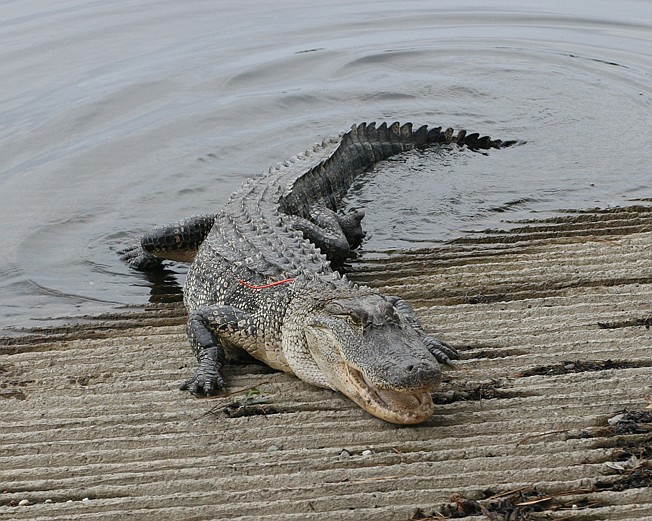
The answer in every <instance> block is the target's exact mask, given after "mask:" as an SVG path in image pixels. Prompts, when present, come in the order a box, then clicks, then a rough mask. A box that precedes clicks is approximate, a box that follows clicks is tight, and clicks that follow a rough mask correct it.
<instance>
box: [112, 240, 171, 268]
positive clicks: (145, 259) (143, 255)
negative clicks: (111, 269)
mask: <svg viewBox="0 0 652 521" xmlns="http://www.w3.org/2000/svg"><path fill="white" fill-rule="evenodd" d="M118 255H119V256H120V259H122V260H123V261H124V262H126V263H127V264H128V265H129V266H130V267H131V268H133V269H135V270H136V271H151V270H155V269H157V268H160V267H161V259H159V258H158V257H154V255H151V254H149V253H147V252H146V251H145V250H143V248H142V246H140V245H137V246H131V247H129V248H125V249H124V250H120V251H119V252H118Z"/></svg>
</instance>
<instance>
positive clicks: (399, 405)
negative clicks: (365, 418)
mask: <svg viewBox="0 0 652 521" xmlns="http://www.w3.org/2000/svg"><path fill="white" fill-rule="evenodd" d="M347 370H348V374H349V383H350V385H351V387H353V389H354V392H353V393H352V394H349V395H348V396H349V398H351V399H352V400H353V401H355V402H356V403H357V404H358V405H360V407H362V408H363V409H364V410H365V411H367V412H368V413H369V414H372V415H374V416H376V417H377V418H380V419H381V420H385V421H386V422H390V423H397V424H401V425H413V424H416V423H422V422H424V421H426V420H427V419H428V418H430V417H431V416H432V414H433V412H435V404H434V403H433V401H432V396H431V395H430V389H425V390H418V389H417V390H413V391H393V390H390V389H378V388H377V387H375V386H374V385H373V384H371V383H369V381H368V380H367V379H366V378H365V377H364V375H363V374H362V373H361V372H360V371H358V370H357V369H354V368H352V367H347Z"/></svg>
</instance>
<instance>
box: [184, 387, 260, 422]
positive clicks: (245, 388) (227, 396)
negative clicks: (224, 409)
mask: <svg viewBox="0 0 652 521" xmlns="http://www.w3.org/2000/svg"><path fill="white" fill-rule="evenodd" d="M270 383H272V382H269V381H267V382H260V383H257V384H256V385H251V386H249V387H244V388H242V389H237V390H235V391H231V392H230V393H227V394H221V395H219V396H215V397H213V399H223V398H230V397H232V396H235V395H238V394H242V393H244V392H248V391H252V390H254V389H256V388H257V387H258V386H260V385H266V384H270ZM221 406H222V404H221V403H220V404H219V405H216V406H215V407H211V408H210V409H209V410H208V411H206V412H205V413H204V414H202V415H201V416H198V417H196V418H193V420H195V421H197V420H201V419H202V418H205V417H206V416H208V415H209V414H213V413H214V412H215V411H217V409H219V408H220V407H221Z"/></svg>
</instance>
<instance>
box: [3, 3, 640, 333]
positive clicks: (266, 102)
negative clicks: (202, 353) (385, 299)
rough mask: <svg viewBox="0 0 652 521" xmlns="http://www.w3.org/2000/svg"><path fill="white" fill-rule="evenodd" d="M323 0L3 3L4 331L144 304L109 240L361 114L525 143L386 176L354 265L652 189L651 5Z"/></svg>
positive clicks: (211, 201)
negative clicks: (374, 254)
mask: <svg viewBox="0 0 652 521" xmlns="http://www.w3.org/2000/svg"><path fill="white" fill-rule="evenodd" d="M324 4H326V5H321V6H318V5H315V3H313V2H299V1H286V0H279V1H277V2H273V3H272V2H263V1H262V0H258V1H243V2H230V3H226V2H209V1H193V0H189V1H184V2H171V1H165V0H158V1H154V0H150V1H142V2H126V1H102V2H99V1H91V0H87V1H82V0H77V1H73V0H61V1H58V2H45V1H30V0H20V1H9V2H3V16H2V20H0V34H1V35H2V41H3V45H2V47H1V48H0V63H1V64H2V75H0V217H1V219H2V222H3V224H4V226H3V234H2V235H3V238H2V245H3V247H2V248H1V249H0V302H1V303H2V307H1V309H0V327H7V326H23V325H34V324H35V323H50V322H51V318H52V317H55V318H56V317H62V316H70V315H79V314H84V313H95V312H98V311H105V310H110V309H112V308H113V307H115V306H116V305H120V304H137V303H145V302H147V301H148V300H149V299H156V298H157V293H159V292H161V291H163V292H165V291H166V289H165V288H166V284H162V285H161V284H160V282H161V281H152V280H148V279H147V278H146V277H144V276H142V275H140V274H135V273H133V272H130V271H129V270H128V269H127V268H126V267H125V266H123V265H122V264H121V263H120V261H119V260H118V258H117V256H116V253H115V251H116V250H117V249H119V248H120V247H122V246H125V245H128V244H130V243H131V242H132V241H133V239H134V238H136V237H137V236H138V235H139V234H140V233H142V232H143V231H145V230H147V229H148V228H150V227H151V226H153V225H156V224H165V223H169V222H172V221H175V220H177V219H179V218H182V217H185V216H188V215H192V214H195V213H208V212H213V211H217V210H218V209H219V207H220V206H221V205H222V204H223V203H224V202H225V201H226V199H227V198H228V195H229V194H230V192H231V191H232V190H234V189H235V188H237V186H238V185H239V184H240V183H241V182H242V180H243V179H245V178H246V177H248V176H250V175H252V174H255V173H257V172H259V171H261V170H263V169H264V168H266V167H268V166H270V165H272V164H274V163H276V162H277V161H280V160H283V159H286V158H288V157H290V156H292V155H294V154H296V153H298V152H300V151H302V150H304V149H305V148H307V147H308V146H311V145H312V143H313V142H315V141H317V140H321V139H323V138H324V137H328V136H330V135H331V134H333V133H335V132H337V131H338V130H341V129H345V128H347V127H349V126H350V125H351V124H353V123H356V122H360V121H372V120H376V121H381V120H390V121H394V120H399V121H402V122H403V121H413V122H414V123H415V124H423V123H428V124H434V125H444V126H454V127H459V128H466V129H468V130H469V131H478V132H481V133H486V134H489V135H491V136H492V137H498V138H510V139H511V138H519V139H523V140H526V141H527V144H526V145H523V146H518V147H513V148H510V149H506V150H501V151H492V152H491V153H489V154H488V155H482V154H477V153H472V152H469V151H464V150H462V151H453V152H451V153H448V154H441V153H440V152H437V151H426V152H423V153H415V154H412V155H407V156H404V157H401V158H397V159H396V160H394V161H390V162H388V163H387V164H385V165H382V166H381V167H379V168H378V169H377V171H376V172H375V173H374V174H371V175H368V182H367V183H365V184H364V185H363V186H361V187H356V189H355V190H354V191H353V193H352V194H351V196H350V198H349V204H350V205H351V206H357V207H364V208H366V210H367V217H366V218H365V222H366V229H367V230H368V231H369V238H368V240H367V242H366V243H365V244H364V247H363V253H364V252H368V253H370V252H371V251H373V250H380V249H385V248H396V247H419V246H423V245H430V244H434V243H437V242H440V241H444V240H447V239H450V238H452V237H455V236H458V235H461V234H463V233H467V232H468V231H470V230H478V229H482V228H486V227H494V226H499V225H501V221H502V220H513V219H523V218H532V217H536V216H542V215H548V214H549V213H550V212H553V211H555V210H558V209H563V208H585V207H594V206H602V207H607V206H614V205H623V204H628V203H630V202H631V201H635V200H639V199H646V198H648V199H649V198H650V197H652V176H651V172H650V164H651V163H652V147H650V138H651V137H652V136H651V132H650V121H652V117H651V116H652V110H651V101H650V98H651V96H650V95H651V92H652V58H651V57H652V39H651V36H650V35H651V34H652V7H651V6H652V3H651V2H649V1H633V0H624V1H621V0H619V1H615V0H614V1H610V2H609V1H603V2H595V1H589V0H579V1H576V2H553V1H551V2H545V1H544V2H539V1H537V2H534V1H530V2H527V1H525V2H524V1H518V2H517V1H465V0H455V1H454V2H453V1H448V0H443V1H406V2H388V1H385V2H383V1H380V2H379V1H374V2H371V1H353V2H351V0H347V1H346V2H343V1H342V2H337V1H331V2H327V3H324ZM175 273H177V275H175ZM175 278H176V279H177V280H178V281H180V282H181V281H182V280H183V268H182V267H173V268H172V270H171V271H170V273H168V274H167V279H166V280H167V282H168V285H169V283H170V281H173V280H174V279H175ZM34 319H47V320H45V321H43V320H41V321H40V322H34Z"/></svg>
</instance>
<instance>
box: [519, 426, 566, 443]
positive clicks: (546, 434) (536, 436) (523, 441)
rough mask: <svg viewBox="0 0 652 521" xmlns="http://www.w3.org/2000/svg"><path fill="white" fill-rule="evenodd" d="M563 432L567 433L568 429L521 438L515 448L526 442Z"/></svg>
mask: <svg viewBox="0 0 652 521" xmlns="http://www.w3.org/2000/svg"><path fill="white" fill-rule="evenodd" d="M564 432H568V429H559V430H556V431H547V432H542V433H540V434H532V435H531V436H526V437H525V438H521V439H520V440H519V441H518V442H517V443H516V446H517V447H518V446H519V445H521V444H522V443H525V442H526V441H528V440H531V439H534V438H541V437H543V436H550V435H551V434H562V433H564Z"/></svg>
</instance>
